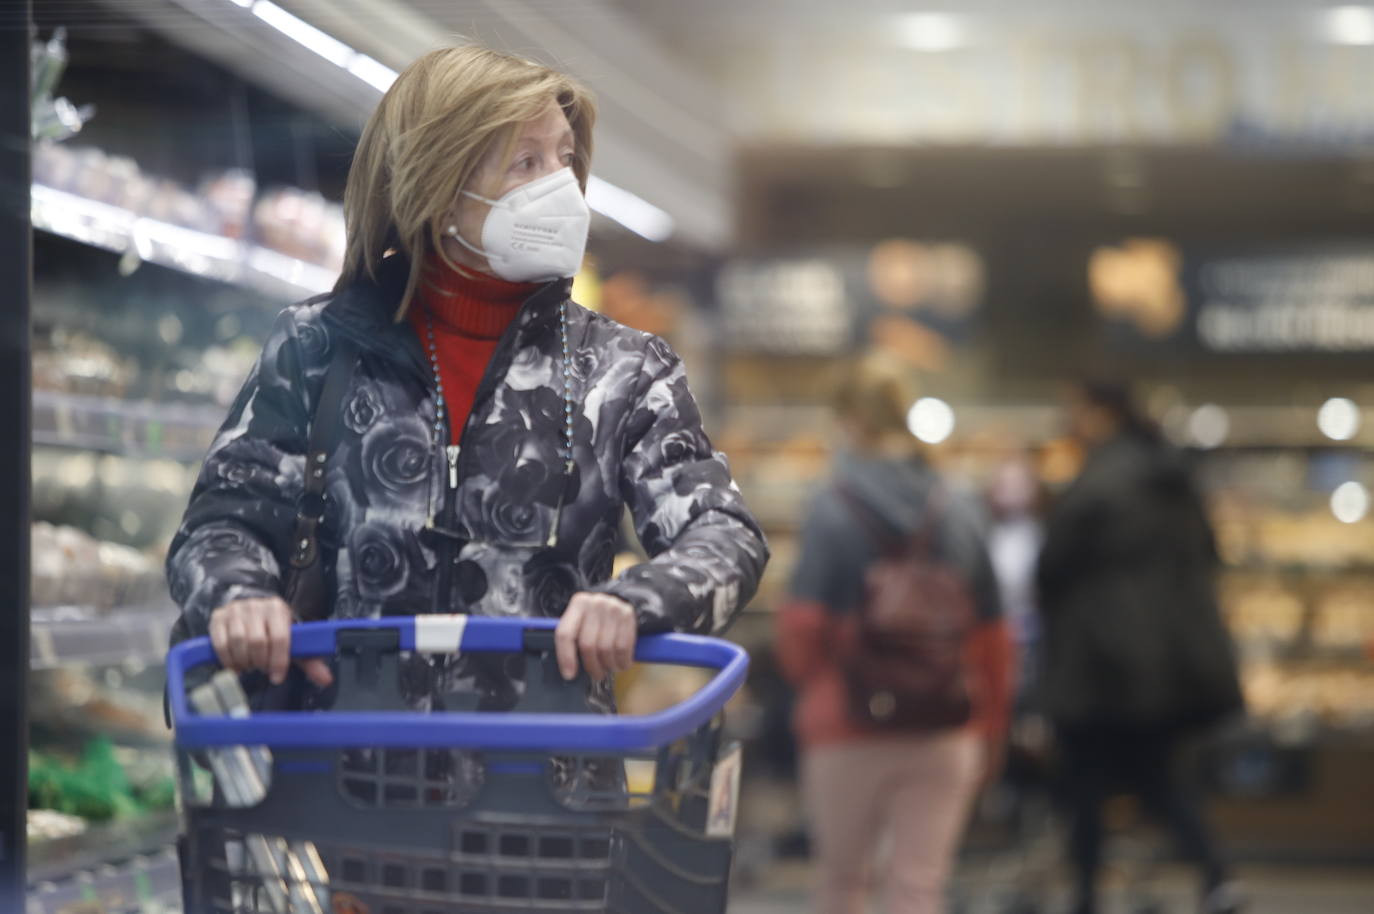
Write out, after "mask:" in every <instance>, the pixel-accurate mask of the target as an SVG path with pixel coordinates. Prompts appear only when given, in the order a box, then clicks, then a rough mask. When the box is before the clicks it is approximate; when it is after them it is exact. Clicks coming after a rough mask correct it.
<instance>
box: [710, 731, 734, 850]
mask: <svg viewBox="0 0 1374 914" xmlns="http://www.w3.org/2000/svg"><path fill="white" fill-rule="evenodd" d="M739 775H740V744H739V743H735V744H734V745H732V746H730V748H728V749H726V750H725V754H724V755H722V756H721V757H720V758H719V759H717V760H716V770H715V771H713V772H711V806H710V812H709V814H708V815H707V818H706V835H707V837H709V838H730V837H733V836H734V834H735V818H736V815H737V814H738V813H739Z"/></svg>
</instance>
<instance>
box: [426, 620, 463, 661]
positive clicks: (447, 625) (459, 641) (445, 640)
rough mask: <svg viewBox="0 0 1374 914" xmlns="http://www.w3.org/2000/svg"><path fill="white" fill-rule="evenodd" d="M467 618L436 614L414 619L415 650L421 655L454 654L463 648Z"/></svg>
mask: <svg viewBox="0 0 1374 914" xmlns="http://www.w3.org/2000/svg"><path fill="white" fill-rule="evenodd" d="M467 625H468V617H467V616H465V615H460V614H456V613H455V614H449V615H445V614H436V615H429V616H416V617H415V650H417V651H419V652H420V653H422V654H456V653H458V651H459V650H460V649H461V648H462V646H463V631H464V629H466V628H467Z"/></svg>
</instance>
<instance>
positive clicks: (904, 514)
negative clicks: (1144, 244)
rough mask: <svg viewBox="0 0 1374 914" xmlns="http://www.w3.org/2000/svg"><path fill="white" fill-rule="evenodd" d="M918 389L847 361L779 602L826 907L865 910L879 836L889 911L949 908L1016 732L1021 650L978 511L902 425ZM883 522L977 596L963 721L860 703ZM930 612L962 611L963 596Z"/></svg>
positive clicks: (872, 363) (877, 365)
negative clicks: (1012, 709) (957, 863)
mask: <svg viewBox="0 0 1374 914" xmlns="http://www.w3.org/2000/svg"><path fill="white" fill-rule="evenodd" d="M914 401H915V394H914V392H913V390H912V389H911V387H910V385H909V384H908V383H907V382H906V379H905V376H904V375H903V374H902V373H901V372H900V371H899V370H897V369H895V368H894V367H891V366H889V365H887V364H886V363H884V362H882V361H878V360H876V359H873V358H869V359H866V360H863V361H861V362H859V363H857V364H856V365H855V366H854V367H853V368H851V369H850V370H849V372H848V373H847V375H846V377H845V378H844V380H843V381H842V383H841V384H840V387H839V389H838V391H837V395H836V407H837V413H838V418H839V423H840V427H841V430H842V431H843V433H844V436H845V439H846V443H847V445H848V452H847V453H845V454H844V455H843V456H841V458H840V459H839V461H838V464H837V466H836V469H835V474H834V478H833V480H832V481H831V482H830V483H828V484H827V485H825V486H824V487H823V488H822V490H821V491H820V492H819V493H818V494H817V496H816V498H815V502H814V504H813V505H812V507H811V510H810V514H809V516H808V517H807V519H806V521H805V524H804V526H803V528H802V535H801V554H800V556H798V560H797V567H796V571H795V572H794V575H793V579H792V583H791V587H790V593H789V597H788V599H787V602H786V604H785V605H784V606H783V607H782V608H781V609H780V611H779V614H778V626H779V627H778V653H779V660H780V661H781V663H782V666H783V669H784V671H785V673H786V675H787V677H788V678H789V679H790V680H791V681H792V682H793V683H794V684H795V685H796V686H797V688H798V691H799V693H800V694H799V697H798V703H797V710H796V718H795V721H794V726H795V729H796V731H797V737H798V739H799V741H800V743H801V747H802V766H801V767H802V791H803V794H804V798H805V802H806V805H807V808H808V812H809V815H810V819H811V825H812V832H813V841H814V845H815V850H816V855H817V862H818V864H819V868H820V873H821V893H820V905H819V911H820V912H821V914H859V912H863V911H866V910H868V908H867V904H866V896H867V894H868V888H867V882H868V877H869V870H870V862H871V861H872V860H873V859H874V857H875V856H876V855H877V853H878V850H879V847H880V839H881V838H883V836H884V835H885V834H890V836H891V842H890V850H889V853H888V862H887V866H886V874H885V876H886V878H885V881H886V883H887V896H888V898H887V911H888V912H889V914H936V912H939V911H942V910H943V908H944V891H945V883H946V881H947V878H948V875H949V872H950V869H951V865H952V861H953V858H954V854H955V852H956V850H957V848H958V844H959V838H960V835H961V833H962V832H963V828H964V824H965V821H966V819H967V816H968V812H969V809H970V806H971V804H972V801H973V799H974V797H975V795H976V793H977V791H978V789H979V786H980V784H981V783H983V782H985V780H986V779H987V778H988V777H989V776H991V775H992V774H993V773H994V772H995V771H996V768H997V765H998V762H997V760H998V759H999V758H1000V755H1001V748H1002V742H1003V739H1004V735H1005V730H1006V720H1007V714H1008V703H1009V693H1010V683H1011V647H1010V640H1009V637H1008V634H1007V631H1006V628H1005V626H1004V625H1003V623H1002V620H1001V610H1000V607H999V604H998V597H997V583H996V580H995V579H994V577H993V573H992V567H991V564H990V562H989V559H988V554H987V549H986V547H985V545H984V542H983V537H982V534H981V532H980V530H979V526H978V523H977V519H976V517H975V515H974V512H973V510H972V509H971V508H969V507H967V506H966V505H964V504H963V503H961V502H960V501H959V500H957V499H954V498H952V497H950V496H949V495H948V492H947V490H946V487H945V485H944V484H943V483H942V482H941V481H940V480H939V478H938V477H937V476H936V474H935V472H934V471H933V470H932V469H931V467H930V465H929V464H928V463H927V462H926V461H925V459H924V458H923V457H922V455H921V453H920V450H919V446H918V445H917V443H916V442H915V440H914V439H913V438H912V436H911V433H910V432H909V431H908V430H907V421H906V416H907V410H908V408H909V406H910V404H911V403H912V402H914ZM878 527H883V528H887V529H888V530H890V531H891V534H890V536H891V537H892V538H894V539H905V540H911V539H913V538H926V537H928V542H929V544H930V550H929V551H930V554H931V558H932V561H935V562H938V563H939V564H940V565H941V566H942V567H944V568H945V569H947V570H948V571H949V572H951V573H952V574H953V575H954V576H956V577H957V579H958V580H959V582H960V584H959V587H958V588H957V590H958V593H957V594H951V600H954V599H956V598H959V599H962V601H963V602H965V603H971V604H972V605H971V610H972V612H971V614H970V615H971V616H972V621H973V624H972V626H971V628H969V629H967V630H966V635H967V638H966V643H964V644H962V645H959V644H956V645H954V650H955V651H956V652H958V653H957V654H956V659H955V663H956V666H958V665H959V663H960V661H961V660H962V664H963V669H962V673H961V674H960V679H961V680H962V681H964V682H966V683H967V684H968V686H969V687H970V688H969V691H970V692H971V697H972V698H973V708H972V713H971V715H965V716H966V719H967V720H968V722H967V723H964V724H949V723H946V724H943V725H940V726H934V727H911V728H896V729H893V728H891V727H882V726H878V725H877V724H876V723H875V722H874V721H871V720H869V719H867V718H861V717H859V716H858V715H857V714H856V713H855V712H854V711H853V710H852V709H851V708H852V706H853V704H854V702H853V700H852V695H851V694H850V691H851V690H852V689H853V688H854V684H853V682H852V680H851V677H849V675H848V674H847V669H849V668H850V666H851V665H852V664H853V663H854V661H855V655H854V654H853V647H852V646H853V644H854V643H855V639H856V635H855V627H856V625H857V624H858V622H857V620H856V616H857V611H858V609H859V607H860V606H861V604H863V603H864V602H865V601H866V600H869V599H870V598H871V585H870V584H867V583H866V578H868V577H869V572H870V570H871V569H873V568H874V566H875V563H876V562H877V561H878V560H879V557H880V554H882V553H884V552H885V551H886V549H885V546H886V543H885V542H880V537H881V539H882V540H886V539H888V538H889V534H887V533H880V532H877V531H876V530H875V528H878ZM925 596H926V595H922V597H925ZM928 610H930V611H934V612H946V611H948V612H949V613H950V614H951V618H953V617H954V612H955V607H953V606H948V607H946V606H934V607H928ZM920 662H921V660H920V659H919V658H917V657H916V656H915V655H914V654H913V655H912V657H911V658H910V663H911V664H919V663H920Z"/></svg>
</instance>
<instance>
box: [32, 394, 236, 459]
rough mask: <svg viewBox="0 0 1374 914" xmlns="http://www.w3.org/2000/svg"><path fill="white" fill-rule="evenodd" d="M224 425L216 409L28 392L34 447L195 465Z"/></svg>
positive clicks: (219, 410) (221, 414)
mask: <svg viewBox="0 0 1374 914" xmlns="http://www.w3.org/2000/svg"><path fill="white" fill-rule="evenodd" d="M223 421H224V411H223V410H222V409H220V408H219V407H210V406H188V405H185V404H177V403H155V402H152V401H137V400H119V399H116V398H113V397H91V396H83V395H80V394H67V393H59V392H56V391H50V390H35V391H34V392H33V443H34V444H39V445H47V446H52V447H69V448H76V449H80V450H86V451H100V452H102V453H106V454H120V455H124V456H131V457H162V458H166V459H169V460H181V461H192V460H195V461H198V460H201V459H202V458H204V456H205V452H206V450H207V449H208V448H209V446H210V441H211V439H212V438H213V437H214V434H215V431H216V430H217V429H218V428H219V426H220V424H221V423H222V422H223Z"/></svg>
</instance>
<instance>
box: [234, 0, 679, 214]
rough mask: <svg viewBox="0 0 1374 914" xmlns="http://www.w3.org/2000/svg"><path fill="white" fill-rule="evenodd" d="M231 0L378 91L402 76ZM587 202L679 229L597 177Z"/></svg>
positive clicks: (293, 21)
mask: <svg viewBox="0 0 1374 914" xmlns="http://www.w3.org/2000/svg"><path fill="white" fill-rule="evenodd" d="M230 2H232V3H235V4H237V5H238V6H241V7H244V8H245V9H248V10H250V11H251V12H252V14H253V15H254V16H256V17H257V18H259V19H261V20H262V21H263V22H265V23H267V24H268V25H270V26H272V27H273V28H274V29H276V30H277V31H279V32H281V33H282V34H283V35H285V36H287V37H288V38H290V39H292V40H293V41H295V42H297V43H299V44H300V45H301V46H303V47H306V48H309V49H310V50H311V51H314V52H315V53H316V54H318V55H320V56H321V57H323V58H324V59H325V60H327V61H329V62H330V63H332V64H335V65H337V66H339V67H342V68H343V69H345V70H347V71H348V72H349V73H352V74H353V75H354V76H356V77H357V78H358V79H360V80H362V81H363V82H365V83H367V84H368V85H369V86H372V87H373V88H374V89H376V90H377V91H378V92H386V91H387V90H388V89H390V88H391V84H392V83H394V82H395V81H396V77H397V76H398V75H399V74H398V73H397V72H396V71H395V70H393V69H391V68H390V67H388V66H387V65H386V64H384V63H382V62H381V61H379V60H375V59H373V58H371V57H369V56H367V55H366V54H364V53H362V52H361V51H356V50H354V49H353V48H351V47H349V46H348V45H346V44H344V43H343V42H342V41H339V40H338V39H337V38H335V37H334V36H332V35H329V34H327V33H326V32H322V31H320V30H319V29H317V28H315V27H314V26H313V25H311V24H310V23H308V22H306V21H305V20H303V19H300V18H298V17H296V16H293V15H292V14H291V13H288V12H287V11H286V10H284V9H282V8H281V7H280V6H278V5H277V4H275V3H272V2H270V0H256V2H254V0H230ZM587 205H588V206H589V207H591V208H592V209H594V210H596V211H597V212H598V213H600V214H601V215H603V216H605V217H607V218H608V219H613V220H615V221H616V222H618V223H620V224H621V225H623V226H625V227H626V228H627V229H629V230H630V231H632V232H634V233H635V234H636V235H640V236H641V237H644V238H647V239H649V240H650V241H667V240H668V238H670V237H671V236H672V234H673V231H674V230H675V228H676V225H675V224H674V222H673V217H672V216H670V215H668V213H666V212H664V211H663V210H661V209H659V208H658V207H657V206H654V205H653V204H652V203H650V202H649V201H648V200H645V199H644V198H642V197H640V196H638V195H636V194H633V193H630V192H629V191H628V190H625V189H624V188H622V187H617V186H616V185H614V184H612V183H610V182H609V181H605V180H602V179H601V178H598V177H595V176H592V177H591V178H590V179H589V180H588V181H587Z"/></svg>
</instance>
